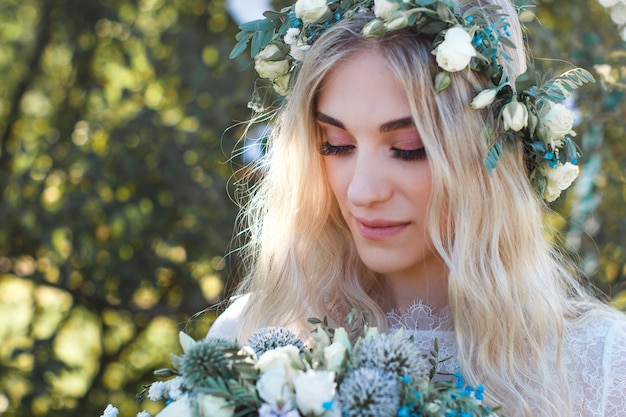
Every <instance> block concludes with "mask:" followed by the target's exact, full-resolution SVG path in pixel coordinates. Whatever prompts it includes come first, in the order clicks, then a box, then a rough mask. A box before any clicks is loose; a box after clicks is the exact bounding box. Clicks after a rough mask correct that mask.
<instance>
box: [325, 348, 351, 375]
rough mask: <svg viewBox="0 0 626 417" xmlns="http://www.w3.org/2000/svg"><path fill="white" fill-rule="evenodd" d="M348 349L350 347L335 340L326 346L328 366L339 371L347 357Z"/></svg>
mask: <svg viewBox="0 0 626 417" xmlns="http://www.w3.org/2000/svg"><path fill="white" fill-rule="evenodd" d="M347 350H348V349H347V348H346V347H345V346H344V345H343V344H342V343H340V342H334V343H333V344H331V345H330V346H328V347H326V348H324V360H325V361H326V368H327V369H329V370H331V371H334V372H339V370H340V369H341V364H342V363H343V359H344V358H345V357H346V352H347Z"/></svg>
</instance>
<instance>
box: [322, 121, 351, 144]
mask: <svg viewBox="0 0 626 417" xmlns="http://www.w3.org/2000/svg"><path fill="white" fill-rule="evenodd" d="M320 127H321V129H322V132H323V134H324V140H325V141H326V142H329V144H330V145H333V146H347V145H355V141H354V138H352V136H351V135H350V134H349V133H348V132H347V131H345V130H344V129H341V128H339V127H337V126H333V125H327V124H322V123H320Z"/></svg>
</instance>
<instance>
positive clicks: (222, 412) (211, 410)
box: [198, 393, 235, 417]
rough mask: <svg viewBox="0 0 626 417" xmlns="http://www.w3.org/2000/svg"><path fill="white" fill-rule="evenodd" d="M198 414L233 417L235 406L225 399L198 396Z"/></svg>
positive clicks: (204, 395) (207, 395)
mask: <svg viewBox="0 0 626 417" xmlns="http://www.w3.org/2000/svg"><path fill="white" fill-rule="evenodd" d="M198 412H199V414H200V415H201V416H211V417H232V416H233V415H234V414H235V406H234V405H232V404H231V403H229V402H228V401H226V400H225V399H224V398H221V397H216V396H215V395H209V394H202V393H200V394H198Z"/></svg>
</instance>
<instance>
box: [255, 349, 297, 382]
mask: <svg viewBox="0 0 626 417" xmlns="http://www.w3.org/2000/svg"><path fill="white" fill-rule="evenodd" d="M301 362H302V359H301V358H300V349H298V348H297V347H296V346H293V345H288V346H282V347H279V348H276V349H273V350H268V351H267V352H265V353H264V354H263V355H261V357H260V358H259V360H258V362H257V364H256V366H257V368H258V369H259V371H261V373H265V372H267V371H269V370H270V369H273V368H280V369H284V370H285V371H289V370H293V369H295V368H294V365H295V366H296V367H297V366H299V365H301ZM287 376H289V375H287Z"/></svg>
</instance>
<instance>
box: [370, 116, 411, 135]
mask: <svg viewBox="0 0 626 417" xmlns="http://www.w3.org/2000/svg"><path fill="white" fill-rule="evenodd" d="M414 126H415V123H413V118H412V117H403V118H402V119H396V120H392V121H390V122H387V123H383V124H382V125H380V128H379V129H378V130H380V133H386V132H391V131H392V130H397V129H404V128H406V127H414Z"/></svg>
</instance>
